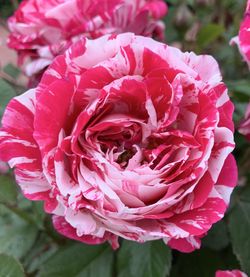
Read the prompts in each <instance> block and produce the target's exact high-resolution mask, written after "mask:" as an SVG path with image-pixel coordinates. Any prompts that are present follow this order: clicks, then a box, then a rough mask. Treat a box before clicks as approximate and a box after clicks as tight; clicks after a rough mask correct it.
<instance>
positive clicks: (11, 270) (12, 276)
mask: <svg viewBox="0 0 250 277" xmlns="http://www.w3.org/2000/svg"><path fill="white" fill-rule="evenodd" d="M24 276H25V275H24V270H23V267H22V265H21V264H20V263H19V262H18V261H17V260H16V259H15V258H13V257H11V256H8V255H6V254H0V277H24Z"/></svg>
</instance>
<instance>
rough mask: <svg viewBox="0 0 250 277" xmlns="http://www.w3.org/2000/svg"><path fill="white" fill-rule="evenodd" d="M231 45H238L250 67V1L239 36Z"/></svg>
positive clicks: (249, 0)
mask: <svg viewBox="0 0 250 277" xmlns="http://www.w3.org/2000/svg"><path fill="white" fill-rule="evenodd" d="M231 44H237V45H238V47H239V51H240V53H241V55H242V56H243V58H244V60H245V61H246V62H247V63H248V66H249V67H250V0H248V1H247V7H246V11H245V16H244V19H243V21H242V22H241V25H240V30H239V34H238V36H237V37H235V38H233V39H232V40H231Z"/></svg>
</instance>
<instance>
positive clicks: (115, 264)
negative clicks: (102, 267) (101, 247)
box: [112, 251, 118, 277]
mask: <svg viewBox="0 0 250 277" xmlns="http://www.w3.org/2000/svg"><path fill="white" fill-rule="evenodd" d="M117 275H118V274H117V251H113V270H112V276H113V277H117Z"/></svg>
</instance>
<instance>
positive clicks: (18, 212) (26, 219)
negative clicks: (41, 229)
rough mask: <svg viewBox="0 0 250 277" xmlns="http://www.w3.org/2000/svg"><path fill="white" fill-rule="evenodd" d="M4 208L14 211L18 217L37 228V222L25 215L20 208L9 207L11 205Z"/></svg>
mask: <svg viewBox="0 0 250 277" xmlns="http://www.w3.org/2000/svg"><path fill="white" fill-rule="evenodd" d="M4 206H5V207H6V208H7V209H9V210H10V211H12V212H13V213H14V214H15V215H17V216H18V217H19V218H21V219H23V220H24V221H26V222H27V223H29V224H31V225H35V226H36V227H37V228H38V226H37V224H36V222H35V221H34V220H33V219H32V218H31V217H30V216H28V215H27V214H26V213H24V212H23V211H21V210H19V209H18V208H16V207H14V206H12V205H9V204H6V203H5V204H4Z"/></svg>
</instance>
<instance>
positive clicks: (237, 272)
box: [215, 270, 248, 277]
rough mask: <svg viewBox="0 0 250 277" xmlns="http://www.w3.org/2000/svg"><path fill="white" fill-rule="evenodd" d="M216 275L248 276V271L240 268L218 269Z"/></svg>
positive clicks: (229, 276) (224, 276)
mask: <svg viewBox="0 0 250 277" xmlns="http://www.w3.org/2000/svg"><path fill="white" fill-rule="evenodd" d="M215 277H248V276H247V275H246V273H244V272H242V271H240V270H232V271H230V270H218V271H216V274H215Z"/></svg>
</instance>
